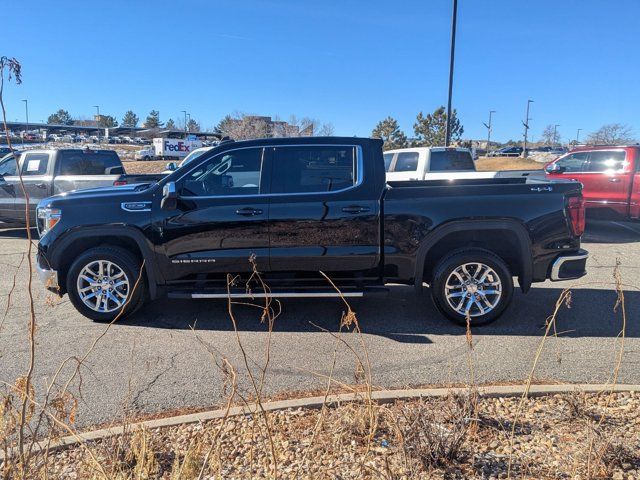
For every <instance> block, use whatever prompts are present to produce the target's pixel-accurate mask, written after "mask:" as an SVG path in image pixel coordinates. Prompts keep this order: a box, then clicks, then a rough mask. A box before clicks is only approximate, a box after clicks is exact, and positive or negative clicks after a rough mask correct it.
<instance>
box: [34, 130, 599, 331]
mask: <svg viewBox="0 0 640 480" xmlns="http://www.w3.org/2000/svg"><path fill="white" fill-rule="evenodd" d="M38 222H39V223H38V227H39V229H40V234H41V238H40V243H39V247H38V259H37V265H38V269H39V272H40V275H41V277H42V279H43V281H44V282H45V284H46V285H47V287H48V288H49V289H51V290H53V291H56V292H57V293H58V294H60V295H63V294H65V293H68V294H69V298H70V300H71V302H72V303H73V304H74V306H75V307H76V308H77V309H78V310H79V311H80V312H81V313H82V314H83V315H85V316H87V317H89V318H91V319H94V320H98V321H109V320H112V319H113V318H115V316H116V315H118V314H119V312H120V311H121V310H123V309H124V312H123V314H130V313H132V312H133V311H135V310H136V309H137V308H138V307H140V306H141V305H142V304H143V303H144V301H145V300H147V299H154V298H156V297H158V296H160V295H168V296H169V297H177V298H218V299H226V298H227V296H228V295H229V294H230V295H231V296H232V297H234V298H239V297H261V296H264V295H265V293H264V292H263V291H261V290H260V289H257V288H255V285H253V287H254V288H253V289H251V288H250V286H249V289H250V290H251V291H249V290H248V289H247V285H245V284H243V281H246V280H247V279H248V278H250V273H251V271H252V263H251V262H250V261H249V258H250V257H254V258H255V263H256V265H257V268H258V270H259V271H260V272H261V273H262V276H263V278H264V280H265V281H266V283H267V284H268V285H269V286H270V289H271V291H270V293H269V295H271V296H273V297H335V296H337V295H338V293H337V292H336V290H335V289H334V287H332V286H331V285H330V284H329V282H328V281H327V280H326V278H325V277H324V276H323V275H322V274H321V273H320V272H323V273H325V274H326V275H327V276H328V277H329V278H331V280H332V281H333V282H334V283H335V284H336V285H337V286H338V287H339V288H340V290H341V294H342V295H344V296H345V297H360V296H363V295H367V294H373V293H380V292H384V291H385V290H386V288H387V285H389V284H409V285H415V288H416V290H418V291H419V290H421V289H422V287H423V286H424V285H425V284H427V285H429V287H430V290H431V295H432V297H433V300H434V302H435V305H436V306H437V308H438V309H439V310H440V312H442V313H443V314H444V315H445V316H446V317H448V318H449V319H451V320H454V321H456V322H460V323H465V322H466V319H467V318H469V319H470V321H471V323H472V324H473V325H477V324H482V323H487V322H489V321H492V320H495V319H496V318H498V317H499V316H500V314H502V313H503V311H504V310H505V308H506V307H507V306H508V305H509V303H510V301H511V298H512V293H513V277H517V278H518V281H519V286H520V288H521V289H522V290H523V291H524V292H526V291H528V290H529V289H530V286H531V283H532V282H542V281H544V280H546V279H551V280H564V279H570V278H577V277H580V276H582V275H584V274H585V263H586V259H587V252H586V251H584V250H581V249H580V235H581V234H582V231H583V229H584V204H583V200H582V195H581V185H580V184H579V183H577V182H571V181H551V182H549V181H545V180H538V179H532V178H523V177H518V178H495V179H460V180H453V181H449V180H437V181H422V182H416V181H412V182H396V183H394V182H391V183H387V182H386V180H385V168H384V159H383V156H382V142H381V141H379V140H375V139H362V138H352V137H348V138H342V137H324V138H278V139H262V140H251V141H244V142H225V143H223V144H221V145H220V146H218V147H216V148H214V149H212V150H211V151H209V152H207V153H205V154H203V155H202V157H201V158H198V159H197V160H196V161H194V162H192V163H190V164H189V165H186V166H185V167H182V168H179V169H178V170H176V171H175V172H173V173H172V174H170V175H168V176H167V177H165V178H164V179H162V180H160V181H159V182H157V183H150V184H141V185H130V186H124V187H118V188H111V189H109V188H103V189H96V190H86V191H79V192H72V193H68V194H66V195H59V196H54V197H51V198H49V199H46V200H43V201H42V202H41V203H40V205H39V206H38ZM142 265H143V272H142V273H141V266H142ZM227 274H236V275H237V278H236V281H235V282H234V284H233V285H232V286H231V287H230V290H229V292H228V291H227V278H228V277H227ZM138 278H140V279H141V281H140V282H139V283H138V286H137V288H134V285H135V284H136V281H137V280H138Z"/></svg>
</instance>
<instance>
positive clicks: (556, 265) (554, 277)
mask: <svg viewBox="0 0 640 480" xmlns="http://www.w3.org/2000/svg"><path fill="white" fill-rule="evenodd" d="M586 258H589V254H588V253H584V254H581V255H567V256H562V257H558V258H556V260H555V261H554V262H553V264H552V266H551V275H550V276H549V279H550V280H551V281H553V282H558V281H561V280H571V277H569V278H560V277H559V275H560V268H561V267H562V265H563V264H564V262H568V261H573V260H584V259H586Z"/></svg>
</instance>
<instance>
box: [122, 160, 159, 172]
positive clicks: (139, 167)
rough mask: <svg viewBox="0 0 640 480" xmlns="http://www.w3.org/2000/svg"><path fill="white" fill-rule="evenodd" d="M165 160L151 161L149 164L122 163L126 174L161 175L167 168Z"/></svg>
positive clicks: (140, 162)
mask: <svg viewBox="0 0 640 480" xmlns="http://www.w3.org/2000/svg"><path fill="white" fill-rule="evenodd" d="M167 163H169V162H168V161H166V160H158V161H156V160H152V161H149V162H142V161H139V162H136V161H124V162H123V165H124V169H125V171H126V172H127V173H162V172H163V171H164V170H165V168H166V167H167Z"/></svg>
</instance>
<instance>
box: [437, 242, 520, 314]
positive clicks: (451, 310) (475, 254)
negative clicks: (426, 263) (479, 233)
mask: <svg viewBox="0 0 640 480" xmlns="http://www.w3.org/2000/svg"><path fill="white" fill-rule="evenodd" d="M434 272H435V273H434V275H433V281H432V282H431V296H432V298H433V303H434V304H435V306H436V308H437V309H438V310H439V311H440V312H441V313H442V314H443V315H444V316H445V317H447V318H448V319H449V320H452V321H453V322H455V323H458V324H460V325H466V324H467V317H468V318H469V323H470V325H471V326H479V325H486V324H488V323H491V322H493V321H494V320H497V319H498V317H500V315H502V313H503V312H504V310H505V309H506V308H507V307H508V306H509V304H510V303H511V298H512V297H513V277H512V274H511V272H510V271H509V267H508V266H507V265H506V263H505V262H504V261H503V260H502V259H501V258H500V257H498V256H497V255H495V254H493V253H491V252H489V251H487V250H480V249H473V250H472V249H469V250H463V251H459V252H457V253H454V254H452V255H450V256H448V257H445V258H444V259H442V260H441V261H440V263H438V266H437V267H436V269H435V271H434Z"/></svg>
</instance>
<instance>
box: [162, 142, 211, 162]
mask: <svg viewBox="0 0 640 480" xmlns="http://www.w3.org/2000/svg"><path fill="white" fill-rule="evenodd" d="M201 146H202V142H201V141H200V140H181V139H177V138H154V139H153V149H154V151H155V156H156V157H159V158H170V159H175V158H178V159H180V158H184V157H186V156H187V155H188V154H189V153H190V152H191V151H193V150H195V149H196V148H199V147H201Z"/></svg>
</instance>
